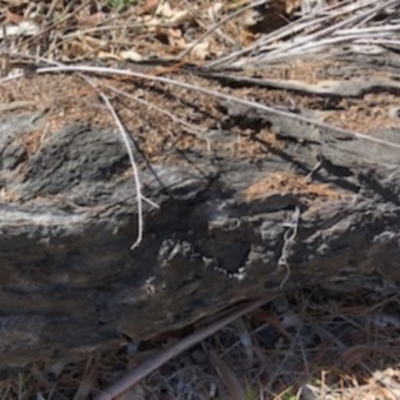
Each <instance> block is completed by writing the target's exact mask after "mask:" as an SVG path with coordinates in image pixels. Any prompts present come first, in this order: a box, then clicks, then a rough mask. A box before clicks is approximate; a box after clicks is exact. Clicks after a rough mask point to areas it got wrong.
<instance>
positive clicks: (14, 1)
mask: <svg viewBox="0 0 400 400" xmlns="http://www.w3.org/2000/svg"><path fill="white" fill-rule="evenodd" d="M4 2H5V3H7V4H8V5H9V6H10V7H20V6H23V5H25V4H28V3H29V0H4Z"/></svg>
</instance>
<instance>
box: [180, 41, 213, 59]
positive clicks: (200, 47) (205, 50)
mask: <svg viewBox="0 0 400 400" xmlns="http://www.w3.org/2000/svg"><path fill="white" fill-rule="evenodd" d="M190 46H192V45H189V47H190ZM186 47H188V46H186ZM209 55H210V42H207V41H205V42H201V43H198V44H196V45H195V46H194V47H193V48H192V49H191V50H190V56H191V58H192V59H194V60H198V61H204V60H205V59H206V58H207V56H209Z"/></svg>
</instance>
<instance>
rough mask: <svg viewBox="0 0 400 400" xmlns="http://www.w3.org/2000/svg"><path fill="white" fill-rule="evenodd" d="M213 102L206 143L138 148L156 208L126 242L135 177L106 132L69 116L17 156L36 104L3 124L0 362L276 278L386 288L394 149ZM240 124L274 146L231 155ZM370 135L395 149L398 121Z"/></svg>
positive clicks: (70, 344) (174, 319)
mask: <svg viewBox="0 0 400 400" xmlns="http://www.w3.org/2000/svg"><path fill="white" fill-rule="evenodd" d="M366 86H368V85H366ZM366 86H365V87H366ZM368 87H370V86H368ZM296 90H297V89H296ZM345 94H346V93H345ZM345 94H344V95H345ZM358 94H359V93H358ZM339 95H343V94H339ZM361 101H362V100H361ZM218 107H219V108H220V109H221V110H222V111H223V113H224V114H225V116H226V119H225V120H224V130H221V131H219V132H216V133H215V132H214V134H213V135H212V145H213V144H215V143H216V142H218V143H219V144H220V145H218V149H217V151H213V149H212V150H211V151H210V150H209V149H208V150H207V149H205V150H204V151H203V153H201V152H198V151H187V152H186V154H185V157H186V159H187V161H188V162H187V163H186V164H183V163H176V164H175V163H173V162H165V163H163V162H160V163H155V162H153V163H151V165H146V164H145V163H144V162H143V159H142V154H141V153H140V152H139V151H137V150H136V153H135V156H136V157H137V158H138V160H141V172H140V175H141V181H142V186H143V191H144V195H145V196H146V197H147V198H150V199H151V200H152V201H154V202H155V203H157V204H158V205H159V206H160V208H159V209H155V208H152V207H151V206H150V205H149V204H148V203H146V202H144V203H143V205H144V221H145V231H144V237H143V241H142V243H141V245H140V246H139V247H138V248H136V249H135V250H133V251H131V250H130V247H131V245H132V243H133V242H134V240H135V238H136V235H137V203H136V195H135V186H134V181H133V178H132V176H131V174H129V173H126V171H129V169H130V166H129V160H128V156H127V153H126V150H125V149H124V146H123V145H122V143H121V141H120V139H119V137H118V135H116V134H115V133H114V132H112V131H111V130H110V129H99V128H93V127H91V126H90V125H85V124H74V125H71V126H69V127H67V128H65V129H62V130H60V131H58V132H56V133H54V134H53V135H51V136H50V137H49V138H47V139H44V140H43V142H42V143H41V145H40V147H39V148H38V150H37V151H36V152H35V153H34V154H29V153H28V152H27V150H26V147H25V145H24V142H23V140H22V139H21V138H22V137H23V135H24V134H25V133H26V132H27V131H29V130H32V129H41V128H42V127H43V123H44V122H43V117H42V115H41V114H40V113H39V114H38V113H32V112H27V113H14V114H13V115H12V116H7V117H4V118H3V119H2V120H1V122H0V164H1V171H0V185H1V203H0V209H1V218H0V266H1V267H0V274H1V280H0V313H1V314H0V315H1V317H0V351H1V353H2V357H1V360H0V367H2V368H3V367H12V366H20V365H24V364H25V363H27V362H29V361H32V360H34V359H37V358H38V357H48V356H56V357H59V356H60V355H62V354H67V353H69V354H70V353H75V354H81V353H82V352H86V351H93V350H95V349H104V348H106V347H107V346H113V345H115V344H117V343H120V342H123V341H124V340H125V339H126V338H127V337H128V338H131V339H148V338H150V337H153V336H156V335H158V334H160V333H162V332H165V331H167V330H168V331H169V330H173V329H177V328H180V327H182V326H186V325H188V324H190V323H193V322H194V321H197V320H200V319H201V318H203V317H204V316H209V315H212V314H214V313H215V312H217V311H219V310H221V309H224V308H226V307H228V306H230V305H233V304H236V303H238V302H240V301H243V300H246V299H254V298H257V297H261V296H265V295H268V294H269V293H271V294H272V293H275V292H277V291H279V290H281V289H282V284H283V289H284V290H291V289H293V288H297V287H304V286H310V285H311V286H312V285H325V286H329V287H334V288H336V289H337V290H352V289H353V288H360V287H362V288H367V289H370V290H379V291H382V290H385V291H390V290H396V288H397V287H398V284H399V282H400V272H399V268H398V260H399V258H400V247H399V240H400V234H399V225H400V210H399V206H400V200H399V191H400V170H399V167H398V166H399V163H400V155H399V150H398V149H397V148H395V147H394V146H388V145H385V144H382V143H373V142H370V141H363V140H359V139H355V138H353V137H351V136H347V135H340V134H336V133H335V132H332V131H329V130H326V129H324V128H315V127H312V126H310V125H307V124H304V123H300V122H297V121H295V120H290V119H285V118H283V117H278V116H275V115H272V114H268V113H262V112H259V111H254V110H251V109H246V108H245V107H238V106H235V105H234V104H231V103H224V102H219V104H218ZM240 124H242V125H243V126H246V127H251V126H259V125H263V126H265V125H267V126H269V127H270V128H271V130H272V131H273V132H274V133H275V135H276V139H277V143H279V145H276V146H273V145H272V144H271V143H269V142H264V141H263V139H262V138H259V137H258V136H257V134H254V135H253V134H250V135H248V136H247V140H249V141H253V142H257V143H258V145H259V146H261V147H264V148H265V149H266V151H267V150H268V154H267V153H266V156H265V157H264V159H262V162H254V160H251V159H250V158H249V159H245V158H241V159H237V158H234V157H232V154H231V146H230V145H231V144H232V143H234V142H235V140H236V139H235V135H230V133H229V126H230V125H231V126H236V125H240ZM370 135H371V136H375V137H377V138H380V139H383V140H389V141H390V142H392V143H395V144H398V145H400V139H399V137H400V130H399V129H395V128H392V129H380V130H375V131H373V132H370ZM296 212H298V213H299V214H298V220H296V221H293V217H294V216H295V215H296ZM293 224H295V225H296V227H297V232H296V235H295V237H294V238H293V242H291V243H289V244H288V237H289V236H290V233H291V232H292V231H291V230H292V229H293V227H294V225H293ZM286 257H287V259H286ZM285 260H286V261H287V264H285V263H284V262H283V261H285Z"/></svg>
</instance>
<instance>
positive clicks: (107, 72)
mask: <svg viewBox="0 0 400 400" xmlns="http://www.w3.org/2000/svg"><path fill="white" fill-rule="evenodd" d="M57 72H91V73H95V74H96V73H97V74H102V75H121V76H130V77H134V78H140V79H146V80H150V81H155V82H161V83H166V84H169V85H174V86H178V87H182V88H185V89H188V90H194V91H197V92H199V93H203V94H206V95H208V96H213V97H217V98H220V99H224V100H228V101H231V102H233V103H237V104H241V105H244V106H246V107H252V108H255V109H257V110H261V111H264V112H268V113H271V114H275V115H279V116H281V117H285V118H290V119H292V120H297V121H301V122H304V123H306V124H311V125H314V126H317V127H319V128H324V129H328V130H331V131H333V132H337V133H340V134H344V135H349V136H352V137H354V138H357V139H360V140H366V141H368V142H373V143H379V144H382V145H385V146H389V147H392V148H396V149H400V144H398V143H394V142H390V141H387V140H383V139H379V138H376V137H372V136H368V135H366V134H363V133H359V132H353V131H349V130H347V129H343V128H339V127H337V126H334V125H330V124H327V123H325V122H320V121H318V120H315V119H312V118H308V117H304V116H302V115H298V114H294V113H290V112H287V111H283V110H277V109H275V108H272V107H269V106H265V105H263V104H260V103H256V102H254V101H250V100H244V99H240V98H238V97H235V96H232V95H229V94H225V93H220V92H216V91H214V90H211V89H206V88H203V87H200V86H196V85H192V84H190V83H185V82H179V81H175V80H173V79H169V78H164V77H162V76H153V75H147V74H144V73H141V72H135V71H128V70H121V69H117V68H106V67H92V66H84V65H81V66H57V67H43V68H38V69H37V70H36V73H38V74H46V73H57ZM21 77H23V73H20V74H16V75H14V76H10V77H7V78H3V79H0V84H2V83H4V82H8V81H11V80H14V79H18V78H21Z"/></svg>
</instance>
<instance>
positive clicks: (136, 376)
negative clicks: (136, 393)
mask: <svg viewBox="0 0 400 400" xmlns="http://www.w3.org/2000/svg"><path fill="white" fill-rule="evenodd" d="M275 297H276V295H273V296H270V297H264V298H262V299H261V300H257V301H254V302H252V303H250V304H248V305H246V306H243V307H240V308H239V309H237V310H235V311H232V312H231V313H230V314H228V315H227V316H225V317H223V318H221V319H219V320H217V321H215V322H212V323H211V324H210V325H208V326H205V327H204V328H202V329H199V330H198V331H196V332H193V333H192V334H190V335H189V336H187V337H185V338H184V339H182V340H181V341H179V342H178V343H175V344H173V345H172V346H170V347H168V348H167V349H165V350H163V351H161V352H160V353H158V354H156V355H155V356H154V357H150V358H148V359H147V360H146V361H144V362H143V363H142V364H140V365H139V366H138V367H137V368H135V369H133V370H132V371H130V372H129V373H128V374H127V375H125V376H124V377H123V378H122V379H121V380H119V381H117V382H116V383H114V384H113V385H111V386H110V387H109V388H108V389H107V390H105V391H104V392H102V393H100V394H99V395H98V396H97V397H96V398H95V400H112V399H113V398H115V397H116V396H118V395H120V394H122V393H123V392H125V391H126V390H127V389H129V388H130V387H131V386H133V385H135V384H136V383H138V382H139V381H140V380H141V379H143V378H145V377H146V376H147V375H149V374H150V373H152V372H153V371H155V370H156V369H157V368H159V367H160V366H162V365H163V364H165V363H166V362H168V361H169V360H171V359H172V358H173V357H175V356H177V355H178V354H180V353H182V352H183V351H185V350H187V349H189V348H190V347H192V346H194V345H195V344H197V343H199V342H201V341H202V340H204V339H206V338H207V337H209V336H211V335H213V334H214V333H215V332H217V331H219V330H220V329H222V328H223V327H224V326H226V325H228V324H230V323H231V322H233V321H234V320H235V319H237V318H239V317H241V316H243V315H246V314H248V313H249V312H251V311H254V310H256V309H257V308H259V307H261V306H263V305H264V304H265V303H267V302H269V301H271V300H273V299H274V298H275Z"/></svg>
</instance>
